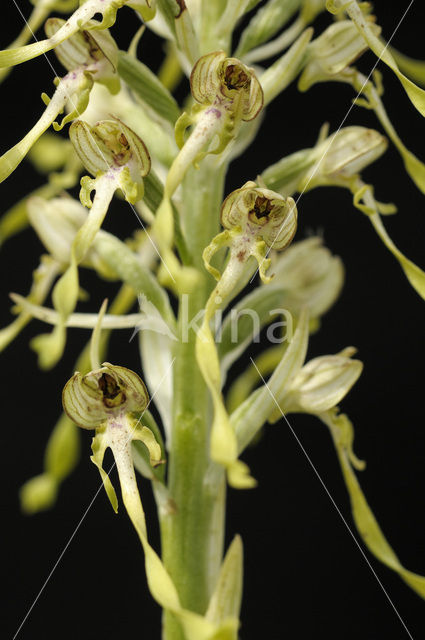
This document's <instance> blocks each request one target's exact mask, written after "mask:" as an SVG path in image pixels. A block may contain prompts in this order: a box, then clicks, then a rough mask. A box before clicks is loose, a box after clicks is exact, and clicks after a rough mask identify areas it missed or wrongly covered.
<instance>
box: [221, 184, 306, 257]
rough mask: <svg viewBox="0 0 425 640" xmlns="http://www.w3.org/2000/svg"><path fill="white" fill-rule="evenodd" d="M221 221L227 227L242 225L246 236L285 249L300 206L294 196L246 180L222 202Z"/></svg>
mask: <svg viewBox="0 0 425 640" xmlns="http://www.w3.org/2000/svg"><path fill="white" fill-rule="evenodd" d="M221 222H222V225H223V227H224V228H225V229H233V228H235V227H239V228H240V229H241V230H242V232H243V234H244V239H245V238H246V240H247V241H248V242H249V241H250V240H252V239H258V240H263V241H264V242H265V243H266V245H267V246H269V247H273V248H274V249H277V250H281V249H284V248H285V247H286V246H287V245H288V244H289V243H290V242H291V240H292V238H293V237H294V234H295V231H296V228H297V208H296V206H295V202H294V200H293V198H290V197H289V198H284V197H283V196H281V195H279V194H278V193H276V192H274V191H270V190H269V189H263V188H260V187H257V185H256V183H255V182H251V181H250V182H246V183H245V184H244V186H243V187H242V188H241V189H236V191H232V193H231V194H230V195H228V196H227V198H226V199H225V201H224V202H223V205H222V208H221Z"/></svg>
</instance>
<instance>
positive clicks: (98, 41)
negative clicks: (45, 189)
mask: <svg viewBox="0 0 425 640" xmlns="http://www.w3.org/2000/svg"><path fill="white" fill-rule="evenodd" d="M64 24H65V20H61V19H60V18H50V19H49V20H47V22H46V25H45V30H46V33H47V34H48V35H49V34H50V35H51V36H52V37H53V36H54V34H55V33H57V32H58V31H59V30H60V29H61V27H62V26H63V25H64ZM92 24H95V25H97V24H98V23H96V22H95V21H94V20H92V21H90V22H89V23H88V25H87V26H89V27H91V26H92ZM56 55H57V57H58V59H59V61H60V62H61V63H62V64H63V66H64V67H65V68H66V69H67V70H68V73H67V74H66V75H65V76H64V77H63V78H61V79H59V78H55V81H54V83H55V85H56V91H55V93H54V95H53V97H52V98H51V99H50V98H49V97H48V96H47V95H46V94H45V93H43V94H42V99H43V102H44V103H45V104H46V109H45V111H44V113H43V114H42V116H41V118H40V119H39V120H38V122H37V123H36V124H35V125H34V126H33V128H32V129H31V130H30V131H29V132H28V133H27V135H26V136H25V137H24V138H23V139H22V140H21V141H20V142H18V144H16V145H15V146H14V147H12V148H11V149H9V151H7V152H6V153H5V154H4V155H3V156H2V157H1V158H0V182H2V181H3V180H5V179H6V178H7V177H8V176H9V175H10V174H11V173H12V172H13V171H14V170H15V169H16V167H17V166H18V165H19V164H20V163H21V162H22V160H23V159H24V157H25V156H26V154H27V153H28V152H29V150H30V149H31V147H32V146H33V145H34V143H35V142H36V141H37V140H38V139H39V138H40V136H41V135H42V134H43V133H44V132H45V131H46V130H47V129H48V128H49V127H50V125H51V124H53V128H54V129H55V131H60V130H61V129H62V128H63V127H64V126H65V124H67V123H68V122H70V121H72V120H73V119H74V118H76V117H78V116H80V115H81V114H82V113H84V111H85V110H86V108H87V105H88V102H89V96H90V91H91V89H92V87H93V83H94V82H95V81H96V82H100V83H103V84H105V85H106V86H107V87H108V89H109V91H110V92H111V93H117V92H118V91H119V88H120V82H119V79H118V74H117V72H116V67H117V63H118V47H117V45H116V44H115V41H114V40H113V38H112V36H111V35H110V33H109V31H107V30H103V31H97V32H95V33H93V32H89V31H78V32H77V33H75V35H73V36H72V37H71V38H69V39H68V40H66V41H65V42H64V43H63V44H61V45H59V46H58V47H57V49H56ZM67 103H69V104H70V105H71V108H70V111H69V113H68V114H67V115H66V116H65V117H64V118H62V121H61V123H60V124H58V123H57V122H55V120H56V118H57V117H58V115H59V114H61V113H62V112H63V111H64V109H65V107H66V105H67Z"/></svg>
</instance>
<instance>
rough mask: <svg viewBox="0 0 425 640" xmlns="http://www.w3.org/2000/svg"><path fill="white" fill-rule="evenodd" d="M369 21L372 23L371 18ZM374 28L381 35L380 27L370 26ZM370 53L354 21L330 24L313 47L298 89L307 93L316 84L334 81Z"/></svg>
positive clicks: (314, 42)
mask: <svg viewBox="0 0 425 640" xmlns="http://www.w3.org/2000/svg"><path fill="white" fill-rule="evenodd" d="M365 19H368V18H365ZM369 20H370V21H372V18H369ZM371 27H372V28H373V30H374V32H376V33H377V34H379V32H380V28H379V27H378V26H377V25H374V24H371ZM367 49H368V46H367V44H366V42H365V40H364V38H363V37H362V35H361V34H360V33H359V31H358V29H357V28H356V26H355V25H354V24H353V22H352V21H351V20H341V21H340V22H335V23H334V24H331V25H330V26H329V27H328V28H327V29H326V30H325V31H324V32H323V33H322V34H321V35H320V36H319V37H318V38H316V40H314V41H313V42H312V44H311V45H310V52H309V56H308V62H307V65H306V67H305V68H304V71H303V73H302V75H301V77H300V80H299V84H298V87H299V89H300V90H301V91H307V89H309V88H310V87H311V86H312V85H313V84H315V83H316V82H324V81H327V80H332V78H333V76H336V75H337V74H338V73H340V72H341V71H343V70H344V69H345V68H346V67H348V66H349V65H350V64H351V63H352V62H354V61H355V60H357V58H359V57H360V56H361V55H362V54H363V53H364V52H365V51H366V50H367Z"/></svg>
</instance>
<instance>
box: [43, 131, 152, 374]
mask: <svg viewBox="0 0 425 640" xmlns="http://www.w3.org/2000/svg"><path fill="white" fill-rule="evenodd" d="M70 137H71V141H72V143H73V144H74V147H75V150H76V152H77V154H78V156H79V157H80V159H81V161H82V162H83V164H84V166H85V167H86V169H88V170H89V171H90V172H91V173H92V175H94V176H96V177H95V178H94V179H92V178H90V177H88V176H85V177H84V178H82V180H81V185H82V188H81V192H80V199H81V202H82V204H84V205H85V206H86V207H88V208H90V212H89V215H88V216H87V218H86V220H85V221H84V223H83V225H82V226H81V227H80V229H79V230H78V232H77V234H76V235H75V238H74V240H73V242H72V246H71V252H70V253H71V255H70V264H69V267H68V269H67V270H66V272H65V273H64V274H63V276H62V277H61V278H60V280H58V282H57V283H56V285H55V287H54V290H53V295H52V297H53V304H54V306H55V309H56V310H57V311H58V312H59V322H58V324H57V325H56V326H55V328H54V330H53V332H52V333H51V334H43V335H40V336H37V337H36V338H34V340H33V341H32V346H33V348H34V349H35V350H36V351H37V352H38V354H39V360H40V366H41V367H43V368H49V367H52V366H54V365H55V364H56V362H57V361H58V359H59V358H60V357H61V355H62V352H63V348H64V346H65V338H66V331H65V325H66V320H67V318H68V316H69V315H70V314H71V313H72V312H73V311H74V309H75V306H76V304H77V300H78V293H79V278H78V265H79V264H81V262H82V261H83V260H84V258H85V256H86V254H87V252H88V251H89V249H90V247H91V246H92V244H93V241H94V239H95V236H96V234H97V232H98V231H99V229H100V227H101V225H102V223H103V220H104V218H105V216H106V213H107V211H108V207H109V204H110V202H111V200H112V197H113V194H114V192H115V191H116V190H117V189H121V190H122V191H123V193H124V196H125V198H126V200H127V201H129V202H131V203H134V202H136V201H137V200H139V199H140V198H141V197H142V196H143V177H144V176H146V175H147V174H148V173H149V170H150V166H151V164H150V157H149V153H148V151H147V149H146V147H145V145H144V144H143V142H142V140H140V138H139V137H138V136H137V135H136V134H135V133H134V131H132V130H131V129H130V128H129V127H127V126H126V125H125V124H124V123H123V122H121V121H120V120H118V119H115V120H103V121H101V122H98V123H97V124H96V125H95V126H94V127H90V126H89V125H88V124H86V123H85V122H82V121H81V120H77V121H75V122H74V123H73V124H72V126H71V128H70ZM93 190H95V191H96V196H95V198H94V200H93V203H92V201H91V199H90V195H91V192H92V191H93Z"/></svg>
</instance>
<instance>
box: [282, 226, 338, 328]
mask: <svg viewBox="0 0 425 640" xmlns="http://www.w3.org/2000/svg"><path fill="white" fill-rule="evenodd" d="M272 268H273V273H274V279H273V283H274V284H276V285H281V286H282V287H283V288H284V290H285V297H284V303H283V304H284V306H285V308H287V309H289V310H290V311H291V313H293V314H295V315H296V316H299V315H300V312H301V309H303V308H308V309H309V314H310V318H319V317H320V316H321V315H323V314H324V313H326V311H327V310H328V309H329V308H330V307H331V306H332V305H333V304H334V303H335V301H336V299H337V298H338V296H339V294H340V293H341V289H342V286H343V283H344V266H343V264H342V260H341V258H339V257H338V256H333V255H332V253H331V252H330V251H329V249H327V248H326V247H324V246H323V241H322V238H319V237H313V238H307V239H306V240H302V241H301V242H296V243H294V244H292V245H291V246H290V247H289V248H288V249H287V250H286V251H285V252H284V253H283V254H282V255H279V256H277V255H276V256H275V259H274V261H272Z"/></svg>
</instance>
